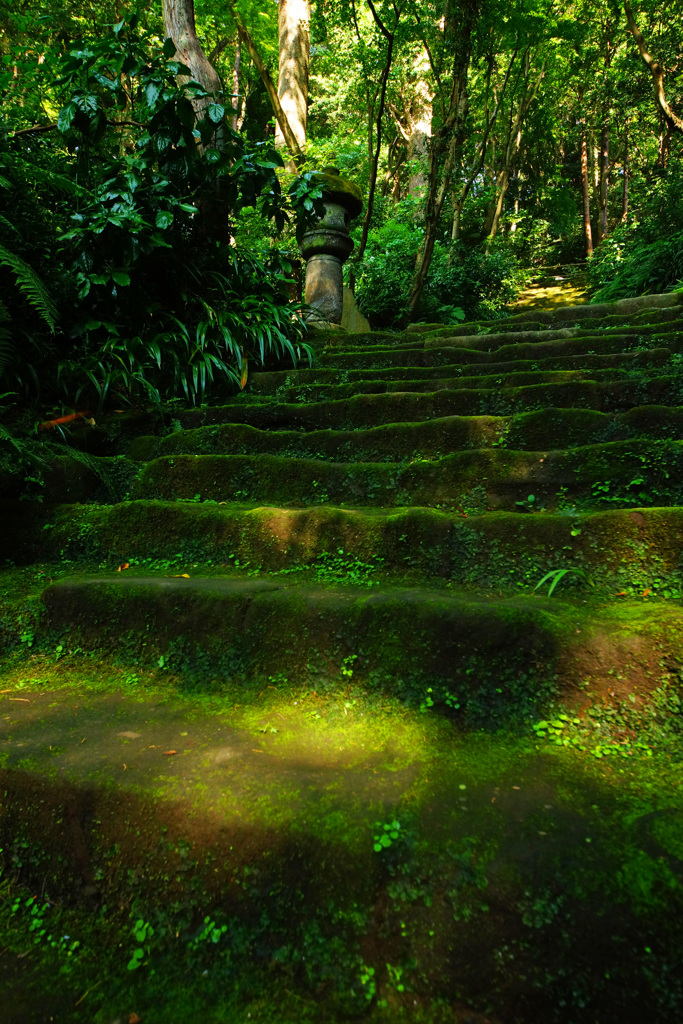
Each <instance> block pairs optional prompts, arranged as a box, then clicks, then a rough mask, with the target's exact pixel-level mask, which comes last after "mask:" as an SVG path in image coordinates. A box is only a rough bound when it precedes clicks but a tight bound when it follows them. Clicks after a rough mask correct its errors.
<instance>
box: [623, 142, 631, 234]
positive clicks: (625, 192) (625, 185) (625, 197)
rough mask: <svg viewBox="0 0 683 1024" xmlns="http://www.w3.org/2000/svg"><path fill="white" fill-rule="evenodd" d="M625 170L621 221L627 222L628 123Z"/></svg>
mask: <svg viewBox="0 0 683 1024" xmlns="http://www.w3.org/2000/svg"><path fill="white" fill-rule="evenodd" d="M622 170H623V172H624V185H623V191H622V194H621V223H622V224H625V223H626V221H627V219H628V176H629V174H630V166H629V153H628V125H627V126H626V133H625V135H624V160H623V164H622Z"/></svg>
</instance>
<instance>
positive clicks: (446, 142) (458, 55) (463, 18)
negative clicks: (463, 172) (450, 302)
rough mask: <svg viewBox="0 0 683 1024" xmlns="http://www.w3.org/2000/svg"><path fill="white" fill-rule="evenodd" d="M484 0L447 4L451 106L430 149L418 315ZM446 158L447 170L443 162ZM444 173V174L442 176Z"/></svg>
mask: <svg viewBox="0 0 683 1024" xmlns="http://www.w3.org/2000/svg"><path fill="white" fill-rule="evenodd" d="M479 2H480V0H461V2H460V3H459V4H457V5H456V4H455V3H452V2H449V3H447V7H446V13H445V16H444V37H445V38H446V40H447V41H450V42H451V43H452V44H454V50H455V53H454V56H453V65H452V69H453V70H452V75H451V79H450V88H449V96H448V103H447V104H446V103H445V102H444V97H443V95H442V113H443V115H444V116H443V118H442V122H441V124H440V126H439V128H438V130H437V131H436V132H434V133H433V135H432V140H431V145H430V149H429V163H428V183H427V191H426V204H425V233H424V237H423V240H422V246H421V248H420V251H419V253H418V257H417V262H416V265H415V276H414V278H413V285H412V288H411V291H410V298H409V300H408V307H409V310H410V315H411V316H415V314H416V312H417V308H418V306H419V304H420V298H421V297H422V290H423V288H424V285H425V281H426V280H427V274H428V272H429V267H430V266H431V262H432V256H433V254H434V246H435V244H436V238H437V233H438V229H439V219H440V217H441V213H442V210H443V204H444V201H445V199H446V196H447V195H448V192H449V190H450V186H451V176H452V174H453V169H454V167H455V165H456V162H458V161H460V160H461V159H462V147H463V144H464V140H465V130H466V127H465V126H466V121H467V114H468V111H469V97H468V92H467V80H468V74H469V66H470V59H471V56H472V46H473V41H474V40H473V34H474V27H475V25H476V23H477V20H478V18H479ZM442 159H443V167H441V161H442ZM439 172H441V173H439Z"/></svg>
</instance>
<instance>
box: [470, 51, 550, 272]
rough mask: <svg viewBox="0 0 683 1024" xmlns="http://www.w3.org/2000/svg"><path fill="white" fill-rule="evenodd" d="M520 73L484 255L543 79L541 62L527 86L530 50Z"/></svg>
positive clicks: (498, 221) (490, 240)
mask: <svg viewBox="0 0 683 1024" xmlns="http://www.w3.org/2000/svg"><path fill="white" fill-rule="evenodd" d="M522 74H523V76H524V92H523V94H522V96H521V98H520V100H519V105H518V107H517V113H516V114H515V117H514V121H513V120H512V110H511V111H510V127H509V130H508V136H507V141H506V143H505V149H504V152H503V166H502V168H501V170H500V171H499V173H498V177H497V180H496V190H497V193H498V195H497V198H496V202H495V203H492V204H491V206H490V207H489V211H488V214H487V217H486V224H485V227H484V234H485V237H486V238H487V243H486V251H487V252H488V251H489V249H490V248H491V243H492V242H493V239H494V238H495V236H496V234H497V232H498V226H499V224H500V218H501V216H502V213H503V203H504V201H505V195H506V193H507V190H508V187H509V185H510V178H511V176H512V167H513V164H514V161H515V158H516V156H517V154H518V152H519V150H520V147H521V144H522V127H523V125H524V121H525V120H526V116H527V114H528V113H529V110H530V109H531V106H532V104H533V102H534V100H535V99H536V96H537V94H538V90H539V88H540V86H541V82H542V81H543V79H544V77H545V62H544V63H543V65H542V66H541V70H540V71H539V73H538V77H537V78H536V81H535V82H534V83H533V84H531V82H530V77H531V53H530V47H527V49H526V51H525V53H524V57H523V58H522Z"/></svg>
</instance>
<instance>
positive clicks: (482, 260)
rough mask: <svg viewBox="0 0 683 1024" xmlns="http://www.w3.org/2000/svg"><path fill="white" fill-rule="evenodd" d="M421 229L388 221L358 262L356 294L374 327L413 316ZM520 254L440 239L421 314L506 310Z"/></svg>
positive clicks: (457, 315) (459, 315) (436, 316)
mask: <svg viewBox="0 0 683 1024" xmlns="http://www.w3.org/2000/svg"><path fill="white" fill-rule="evenodd" d="M421 240H422V232H421V231H420V230H419V229H418V228H416V227H414V226H408V225H406V224H403V223H400V222H398V221H389V222H388V223H387V224H385V225H383V226H382V227H381V228H378V229H377V230H375V231H372V232H371V233H370V236H369V241H368V248H367V250H366V253H365V257H364V259H363V262H362V264H361V265H360V266H359V267H357V268H356V273H357V285H356V298H357V301H358V305H359V307H360V309H361V311H362V313H363V314H364V315H365V316H367V317H368V318H369V320H370V322H371V324H372V326H373V327H375V328H387V327H389V328H397V327H401V326H404V325H405V323H406V322H407V319H408V309H407V301H408V295H409V292H410V283H411V280H412V275H413V272H414V267H415V260H416V257H417V253H418V249H419V246H420V243H421ZM517 278H518V268H517V263H516V260H515V257H514V256H513V255H512V254H510V253H509V252H506V251H504V250H503V249H496V250H494V252H492V253H491V254H490V255H486V254H485V253H483V252H482V251H480V250H479V249H477V248H473V247H470V246H466V245H465V244H464V243H461V242H458V243H454V244H451V245H448V246H447V245H445V244H441V243H437V244H436V246H435V250H434V257H433V259H432V263H431V266H430V270H429V274H428V276H427V282H426V284H425V288H424V291H423V294H422V299H421V303H420V306H419V309H418V316H417V318H418V319H419V320H422V321H426V322H434V323H458V322H460V321H462V320H465V319H467V320H488V319H492V318H495V317H496V316H502V315H503V311H504V309H505V304H506V303H507V302H511V301H512V299H514V297H515V295H516V293H517V288H518V280H517Z"/></svg>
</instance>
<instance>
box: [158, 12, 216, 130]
mask: <svg viewBox="0 0 683 1024" xmlns="http://www.w3.org/2000/svg"><path fill="white" fill-rule="evenodd" d="M162 6H163V15H164V33H165V35H166V37H167V38H168V39H172V40H173V43H174V45H175V48H176V54H177V56H178V59H179V60H180V61H181V62H182V63H183V64H186V65H187V67H188V68H189V69H190V71H191V72H192V78H193V79H194V80H195V81H196V82H199V84H200V85H202V86H204V88H205V89H206V91H207V93H209V96H208V97H205V98H201V99H196V100H194V102H193V106H194V108H195V112H196V113H197V114H201V112H202V111H203V110H204V109H205V107H206V106H208V104H209V103H212V102H215V101H216V100H217V99H218V98H219V97H220V96H221V94H222V92H223V86H222V83H221V80H220V78H219V76H218V72H217V71H216V69H215V67H214V66H213V64H212V63H211V61H210V60H209V59H208V57H207V56H206V54H205V53H204V50H203V49H202V46H201V43H200V42H199V39H198V38H197V29H196V27H195V20H194V0H163V5H162Z"/></svg>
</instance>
